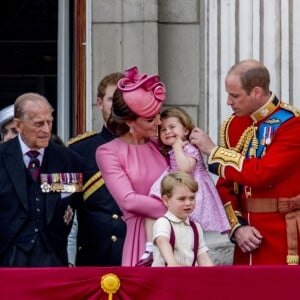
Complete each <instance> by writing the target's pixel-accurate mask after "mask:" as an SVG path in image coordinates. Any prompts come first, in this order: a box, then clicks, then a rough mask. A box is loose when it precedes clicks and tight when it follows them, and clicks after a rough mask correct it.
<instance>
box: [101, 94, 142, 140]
mask: <svg viewBox="0 0 300 300" xmlns="http://www.w3.org/2000/svg"><path fill="white" fill-rule="evenodd" d="M137 118H138V116H137V115H136V114H135V113H134V112H132V111H131V110H130V109H129V107H128V106H127V104H126V103H125V101H124V99H123V94H122V92H121V91H120V90H118V89H116V90H115V92H114V95H113V99H112V107H111V113H110V116H109V118H108V120H107V128H108V129H109V130H110V131H111V132H112V133H113V134H114V135H115V136H118V137H119V136H121V135H123V134H124V133H126V132H128V131H129V127H128V125H127V124H126V121H132V120H136V119H137Z"/></svg>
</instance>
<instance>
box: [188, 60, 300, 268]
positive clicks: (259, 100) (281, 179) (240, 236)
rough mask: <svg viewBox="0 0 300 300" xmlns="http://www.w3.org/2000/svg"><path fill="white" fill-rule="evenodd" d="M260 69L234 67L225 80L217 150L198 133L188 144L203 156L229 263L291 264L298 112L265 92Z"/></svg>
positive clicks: (299, 225)
mask: <svg viewBox="0 0 300 300" xmlns="http://www.w3.org/2000/svg"><path fill="white" fill-rule="evenodd" d="M269 84H270V76H269V72H268V70H267V69H266V67H265V66H264V65H263V64H261V63H260V62H258V61H255V60H245V61H241V62H239V63H237V64H236V65H234V66H233V67H232V68H231V69H230V70H229V72H228V74H227V76H226V79H225V87H226V91H227V94H228V98H227V104H228V105H230V106H231V108H232V110H233V112H234V113H233V115H232V116H231V117H230V118H229V119H228V120H226V121H225V122H224V124H223V126H222V128H221V132H220V139H221V141H220V146H216V145H215V144H214V143H213V141H212V140H211V138H210V137H209V136H208V135H207V134H206V133H205V132H204V131H203V130H201V129H200V128H195V129H194V131H193V132H192V133H191V136H190V139H191V142H192V143H194V144H195V145H196V146H198V148H199V149H200V150H201V151H202V152H203V153H205V154H207V155H208V156H209V159H208V165H209V170H210V171H211V172H212V173H214V174H217V175H219V176H220V177H219V180H218V182H217V188H218V191H219V193H220V196H221V199H222V201H223V203H224V207H225V210H226V213H227V216H228V219H229V221H230V224H231V228H232V230H231V232H230V238H231V240H232V241H233V242H235V243H236V244H237V247H235V253H234V261H233V262H234V264H244V265H263V264H265V265H266V264H272V265H274V264H299V252H300V251H299V250H298V246H299V245H300V243H299V241H300V239H299V232H300V210H299V209H300V184H299V176H300V159H299V157H300V138H299V132H300V117H299V111H298V110H296V109H295V108H293V107H291V106H290V105H288V104H285V103H283V102H282V101H280V100H279V99H278V98H277V97H276V96H275V95H274V94H273V93H271V92H270V90H269Z"/></svg>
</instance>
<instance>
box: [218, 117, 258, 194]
mask: <svg viewBox="0 0 300 300" xmlns="http://www.w3.org/2000/svg"><path fill="white" fill-rule="evenodd" d="M232 119H233V116H232V117H230V118H228V119H227V120H226V121H224V122H223V124H222V126H221V129H220V146H221V147H225V148H228V149H231V150H234V151H236V152H238V153H240V154H241V155H242V156H246V154H247V151H248V149H249V145H250V143H251V141H252V145H251V148H250V150H249V156H250V157H256V150H257V148H258V140H257V138H256V130H257V127H255V126H254V125H251V126H249V127H247V128H246V129H245V130H244V132H243V134H242V135H241V137H240V139H239V141H238V143H237V144H236V146H235V147H230V145H229V134H228V129H229V124H230V122H231V120H232ZM233 188H234V193H235V194H236V195H238V194H239V186H238V183H237V182H234V186H233Z"/></svg>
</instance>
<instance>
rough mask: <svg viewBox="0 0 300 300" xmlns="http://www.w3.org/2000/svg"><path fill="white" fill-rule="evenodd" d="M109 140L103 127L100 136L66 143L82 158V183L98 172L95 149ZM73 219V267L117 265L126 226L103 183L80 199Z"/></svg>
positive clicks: (108, 135) (96, 135)
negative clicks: (74, 252) (75, 233)
mask: <svg viewBox="0 0 300 300" xmlns="http://www.w3.org/2000/svg"><path fill="white" fill-rule="evenodd" d="M113 138H114V136H112V134H111V133H110V132H109V131H108V130H107V128H106V127H103V129H102V131H101V132H100V133H97V134H96V133H95V134H90V135H87V136H85V135H83V136H81V137H78V139H76V138H75V141H73V142H72V143H71V144H70V148H71V149H72V150H74V151H75V152H77V153H78V154H80V155H81V157H82V158H83V159H84V166H83V178H84V181H85V182H87V181H88V180H89V179H90V178H91V177H92V176H93V175H95V174H96V173H97V172H99V168H98V166H97V163H96V158H95V153H96V149H97V147H99V146H100V145H102V144H104V143H107V142H109V141H111V140H112V139H113ZM99 180H100V179H99ZM94 186H95V184H94ZM77 218H78V235H77V259H76V264H77V265H78V266H87V265H89V266H93V265H94V266H116V265H121V260H122V250H123V243H124V239H125V235H126V224H125V222H124V221H123V219H122V213H121V210H120V208H119V207H118V205H117V203H116V201H115V200H114V198H113V197H112V196H111V194H110V193H109V191H108V189H107V187H106V186H105V184H104V185H102V186H101V187H100V188H98V189H96V190H94V191H93V193H92V194H91V195H90V196H89V197H88V198H87V199H86V200H84V199H82V200H81V204H80V205H79V207H78V210H77Z"/></svg>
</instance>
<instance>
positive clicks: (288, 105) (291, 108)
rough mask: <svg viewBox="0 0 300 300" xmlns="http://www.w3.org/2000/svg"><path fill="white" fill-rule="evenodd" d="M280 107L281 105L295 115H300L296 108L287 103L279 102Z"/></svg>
mask: <svg viewBox="0 0 300 300" xmlns="http://www.w3.org/2000/svg"><path fill="white" fill-rule="evenodd" d="M280 107H282V108H283V109H285V110H288V111H291V112H292V113H293V114H294V115H295V116H297V117H299V116H300V111H299V109H298V108H296V107H294V106H292V105H290V104H288V103H284V102H281V104H280Z"/></svg>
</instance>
